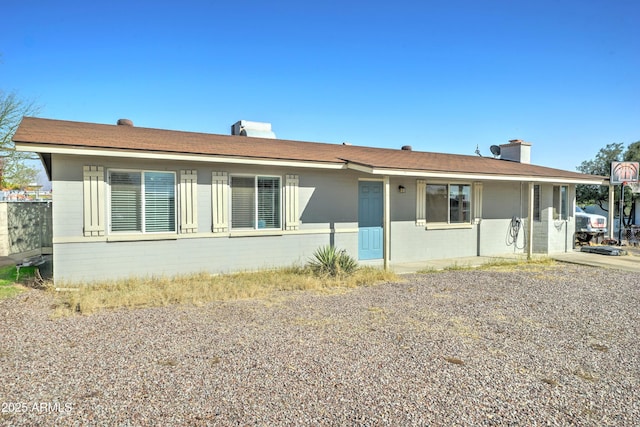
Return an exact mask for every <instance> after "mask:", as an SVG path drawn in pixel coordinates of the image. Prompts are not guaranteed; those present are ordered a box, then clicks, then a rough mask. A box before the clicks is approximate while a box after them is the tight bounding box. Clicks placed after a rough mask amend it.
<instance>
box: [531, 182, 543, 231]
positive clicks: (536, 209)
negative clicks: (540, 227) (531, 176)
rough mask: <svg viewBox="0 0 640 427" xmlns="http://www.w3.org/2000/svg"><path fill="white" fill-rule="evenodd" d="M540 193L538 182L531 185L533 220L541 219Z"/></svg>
mask: <svg viewBox="0 0 640 427" xmlns="http://www.w3.org/2000/svg"><path fill="white" fill-rule="evenodd" d="M541 195H542V186H541V185H540V184H534V185H533V220H534V221H535V222H541V221H542V209H541V202H542V199H541Z"/></svg>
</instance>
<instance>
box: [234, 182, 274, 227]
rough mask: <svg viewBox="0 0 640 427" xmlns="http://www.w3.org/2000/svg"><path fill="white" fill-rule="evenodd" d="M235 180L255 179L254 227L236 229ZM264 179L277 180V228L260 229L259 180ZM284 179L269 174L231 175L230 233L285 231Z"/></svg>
mask: <svg viewBox="0 0 640 427" xmlns="http://www.w3.org/2000/svg"><path fill="white" fill-rule="evenodd" d="M234 178H253V187H252V188H253V218H252V221H253V226H252V227H236V226H234V211H233V209H234V203H233V197H234V196H233V193H234V186H233V180H234ZM261 178H264V179H277V180H278V184H277V189H278V192H277V195H278V201H277V205H273V206H277V208H278V212H277V223H278V225H277V226H276V227H260V221H261V220H260V194H259V184H258V180H259V179H261ZM282 185H283V178H282V176H281V175H269V174H230V175H229V196H228V197H229V198H228V200H229V230H230V231H279V230H282V229H283V213H284V198H283V195H284V194H283V187H282Z"/></svg>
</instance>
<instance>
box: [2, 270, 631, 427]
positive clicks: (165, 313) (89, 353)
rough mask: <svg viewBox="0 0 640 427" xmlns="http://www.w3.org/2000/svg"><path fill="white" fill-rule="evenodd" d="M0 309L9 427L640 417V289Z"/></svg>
mask: <svg viewBox="0 0 640 427" xmlns="http://www.w3.org/2000/svg"><path fill="white" fill-rule="evenodd" d="M52 303H53V297H52V295H51V294H47V293H43V292H40V291H30V292H27V293H24V294H22V295H20V296H18V297H16V298H14V299H10V300H3V301H0V338H1V339H0V366H2V368H1V370H0V402H1V403H2V413H1V414H0V422H1V423H4V424H6V425H132V426H143V425H161V426H170V425H221V426H226V425H261V426H262V425H264V426H272V425H314V426H316V425H358V426H360V425H363V426H378V425H390V426H410V425H438V426H439V425H444V426H453V425H521V426H535V425H581V426H606V425H616V426H634V425H638V420H640V344H639V342H638V337H639V336H640V323H639V318H640V278H638V275H637V273H625V272H621V271H612V270H605V269H598V268H590V267H581V266H568V265H563V264H559V265H556V266H547V267H537V268H536V269H533V270H527V269H526V268H521V269H519V270H518V271H499V270H472V271H448V272H441V273H432V274H424V275H415V276H407V277H405V281H404V282H402V283H388V284H383V285H378V286H373V287H363V288H357V289H349V290H344V291H342V292H334V293H331V294H318V293H314V292H283V293H280V294H278V295H277V296H276V297H273V298H270V299H263V300H244V301H233V302H220V303H212V304H207V305H204V306H201V307H193V306H179V307H168V308H155V309H140V310H119V311H113V312H102V313H98V314H94V315H91V316H75V317H67V318H61V319H53V320H52V319H51V317H50V316H51V313H52V309H51V306H52Z"/></svg>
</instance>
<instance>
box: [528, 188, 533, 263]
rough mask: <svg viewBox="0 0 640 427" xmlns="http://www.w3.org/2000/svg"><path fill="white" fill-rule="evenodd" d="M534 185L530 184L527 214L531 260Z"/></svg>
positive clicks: (530, 256)
mask: <svg viewBox="0 0 640 427" xmlns="http://www.w3.org/2000/svg"><path fill="white" fill-rule="evenodd" d="M533 189H534V185H533V182H530V183H529V205H528V208H529V209H527V210H528V211H529V212H528V214H527V216H528V217H529V218H528V221H527V237H528V239H527V259H529V260H530V259H531V258H532V257H533V199H534V197H533V195H534V191H533Z"/></svg>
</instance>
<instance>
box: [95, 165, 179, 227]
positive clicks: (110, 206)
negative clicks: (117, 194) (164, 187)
mask: <svg viewBox="0 0 640 427" xmlns="http://www.w3.org/2000/svg"><path fill="white" fill-rule="evenodd" d="M112 173H130V174H135V173H137V174H139V175H140V187H139V188H140V210H139V212H138V214H139V215H140V230H121V231H118V230H115V231H114V230H113V210H112V209H113V184H112V179H111V176H112ZM147 173H159V174H167V175H171V176H172V177H173V185H172V186H171V187H172V188H173V206H172V211H173V230H168V231H167V230H161V231H148V230H147V224H146V223H147V221H146V220H147V212H146V209H145V208H146V197H145V195H146V186H145V174H147ZM177 177H178V174H177V173H176V171H168V170H155V169H123V168H113V169H108V170H107V184H108V193H107V204H108V206H107V215H108V224H109V225H108V233H109V234H110V235H131V234H133V235H141V236H142V235H162V234H171V235H174V234H178V221H179V218H178V217H179V211H178V199H179V194H178V192H179V190H178V185H179V183H178V180H177Z"/></svg>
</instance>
